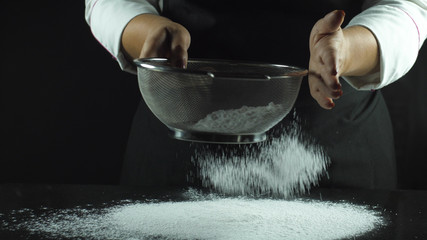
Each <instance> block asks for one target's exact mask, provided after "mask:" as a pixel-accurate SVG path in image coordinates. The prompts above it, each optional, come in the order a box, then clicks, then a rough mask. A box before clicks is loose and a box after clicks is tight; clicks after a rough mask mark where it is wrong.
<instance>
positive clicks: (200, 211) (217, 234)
mask: <svg viewBox="0 0 427 240" xmlns="http://www.w3.org/2000/svg"><path fill="white" fill-rule="evenodd" d="M186 196H187V197H188V200H187V201H183V202H145V203H144V202H139V203H138V202H124V203H120V204H117V205H115V206H112V207H106V208H104V209H95V210H94V209H92V210H89V209H85V208H82V207H78V208H74V209H63V210H45V213H43V214H40V213H38V214H36V213H34V212H32V211H31V210H26V211H17V212H16V213H15V216H14V217H15V218H16V219H19V222H17V223H10V224H5V223H4V222H2V221H0V227H1V228H2V229H8V230H10V231H14V230H19V231H20V232H22V231H28V232H29V234H30V235H42V236H44V239H46V238H48V239H60V238H67V239H69V238H72V239H94V240H95V239H102V240H109V239H115V240H121V239H123V240H142V239H188V240H190V239H227V240H229V239H233V240H239V239H244V240H248V239H268V240H275V239H281V240H286V239H291V240H294V239H305V240H311V239H313V240H314V239H315V240H332V239H343V238H345V239H347V238H350V237H356V236H359V235H362V234H364V233H366V232H369V231H372V230H374V229H375V228H377V227H381V226H383V225H384V220H383V218H382V217H381V215H380V211H376V210H372V209H369V207H367V206H361V205H354V204H350V203H345V202H338V203H333V202H325V201H315V200H303V199H300V200H293V201H285V200H273V199H258V200H255V199H248V198H242V197H241V198H221V197H219V196H217V195H212V194H211V195H209V196H206V195H201V194H200V193H198V192H197V191H194V190H189V191H187V192H186ZM37 212H40V210H39V211H37ZM20 215H26V216H27V217H26V219H25V218H24V219H23V217H22V216H20ZM12 218H13V217H12ZM0 219H1V216H0Z"/></svg>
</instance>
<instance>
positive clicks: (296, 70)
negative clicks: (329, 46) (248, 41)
mask: <svg viewBox="0 0 427 240" xmlns="http://www.w3.org/2000/svg"><path fill="white" fill-rule="evenodd" d="M133 62H134V64H135V65H136V66H137V67H139V68H143V69H146V70H149V71H156V72H168V73H185V74H193V75H201V76H206V75H208V76H210V77H212V78H215V76H216V75H221V74H222V73H221V72H215V73H212V72H210V71H203V70H194V69H187V68H179V67H171V66H167V65H161V66H160V65H156V64H154V63H168V62H169V59H167V58H158V57H154V58H137V59H134V60H133ZM187 62H188V63H212V64H214V63H221V64H224V63H226V64H231V65H235V66H254V67H255V66H256V67H270V68H286V69H287V70H290V71H289V72H287V73H284V74H277V75H262V77H265V78H266V79H281V78H292V77H304V76H306V75H307V74H308V70H307V69H304V68H300V67H296V66H290V65H285V64H274V63H262V62H253V61H237V60H225V59H202V58H190V59H188V60H187ZM245 77H246V76H245Z"/></svg>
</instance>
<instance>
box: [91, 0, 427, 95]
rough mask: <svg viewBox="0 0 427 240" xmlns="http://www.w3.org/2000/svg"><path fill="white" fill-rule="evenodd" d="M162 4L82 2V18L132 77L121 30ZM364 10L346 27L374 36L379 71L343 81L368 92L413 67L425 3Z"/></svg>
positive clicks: (380, 4)
mask: <svg viewBox="0 0 427 240" xmlns="http://www.w3.org/2000/svg"><path fill="white" fill-rule="evenodd" d="M162 4H163V1H162V0H86V11H85V16H86V21H87V23H88V24H89V26H90V28H91V30H92V33H93V35H94V37H95V38H96V39H97V40H98V41H99V42H100V43H101V44H102V45H103V46H104V47H105V48H106V49H107V50H108V51H109V52H110V53H111V55H112V56H113V57H114V58H115V59H116V60H117V62H118V63H119V65H120V67H121V69H122V70H124V71H127V72H130V73H136V70H135V66H134V65H133V63H130V62H129V61H128V60H127V59H126V58H125V56H124V54H123V52H122V48H121V36H122V33H123V30H124V28H125V27H126V25H127V24H128V22H129V21H130V20H131V19H132V18H134V17H136V16H137V15H140V14H145V13H151V14H160V13H161V10H162ZM364 9H365V10H364V11H363V12H361V13H360V14H358V15H357V16H355V17H354V18H353V19H352V20H351V21H350V22H349V24H348V25H347V26H346V27H350V26H355V25H358V26H363V27H366V28H368V29H369V30H370V31H371V32H372V33H373V34H374V36H375V37H376V39H377V42H378V45H379V51H380V71H379V72H377V73H374V74H372V75H370V76H363V77H344V79H345V80H346V81H347V82H348V83H349V84H350V85H351V86H353V87H354V88H356V89H360V90H372V89H379V88H382V87H384V86H387V85H388V84H390V83H392V82H394V81H396V80H398V79H399V78H401V77H402V76H403V75H405V74H406V73H407V72H408V71H409V70H410V69H411V67H412V66H413V65H414V63H415V61H416V59H417V56H418V52H419V49H420V48H421V46H422V45H423V43H424V40H425V39H426V38H427V0H380V1H378V0H376V1H375V0H370V1H369V0H367V1H365V4H364Z"/></svg>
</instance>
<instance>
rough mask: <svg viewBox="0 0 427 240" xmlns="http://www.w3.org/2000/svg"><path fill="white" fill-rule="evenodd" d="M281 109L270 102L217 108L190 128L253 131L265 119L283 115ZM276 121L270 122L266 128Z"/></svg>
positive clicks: (198, 129) (216, 130)
mask: <svg viewBox="0 0 427 240" xmlns="http://www.w3.org/2000/svg"><path fill="white" fill-rule="evenodd" d="M283 111H284V110H283V107H282V105H281V104H274V103H272V102H271V103H269V104H268V105H267V106H258V107H248V106H243V107H241V108H239V109H228V110H218V111H215V112H212V113H210V114H208V115H207V116H206V117H205V118H203V119H201V120H199V121H198V122H197V123H196V124H194V126H193V127H192V129H193V130H197V131H202V132H220V133H253V131H254V130H257V129H258V127H259V126H264V124H266V119H277V118H278V116H281V115H283ZM279 120H280V119H279ZM276 123H277V122H273V123H271V124H272V125H271V126H268V127H267V129H268V128H269V127H272V126H273V125H274V124H276ZM255 133H257V132H255Z"/></svg>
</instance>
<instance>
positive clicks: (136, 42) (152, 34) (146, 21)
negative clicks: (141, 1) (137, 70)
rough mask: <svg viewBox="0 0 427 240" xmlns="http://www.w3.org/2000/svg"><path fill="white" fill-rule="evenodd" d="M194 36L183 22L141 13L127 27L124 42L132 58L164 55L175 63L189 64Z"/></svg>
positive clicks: (175, 64)
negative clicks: (189, 50) (189, 52)
mask: <svg viewBox="0 0 427 240" xmlns="http://www.w3.org/2000/svg"><path fill="white" fill-rule="evenodd" d="M190 42H191V37H190V33H189V32H188V30H187V29H186V28H185V27H183V26H182V25H180V24H178V23H175V22H173V21H171V20H169V19H167V18H165V17H162V16H158V15H154V14H142V15H139V16H137V17H135V18H134V19H132V20H131V21H130V22H129V24H128V25H127V26H126V28H125V30H124V32H123V36H122V45H123V48H124V49H125V51H126V52H127V53H128V55H129V56H130V57H132V58H137V57H139V58H148V57H165V58H168V59H169V60H170V61H171V64H172V66H176V67H181V68H185V67H186V66H187V60H188V53H187V50H188V48H189V47H190Z"/></svg>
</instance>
